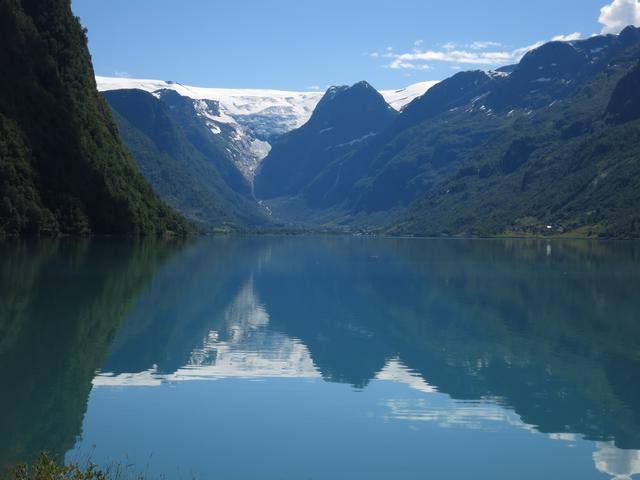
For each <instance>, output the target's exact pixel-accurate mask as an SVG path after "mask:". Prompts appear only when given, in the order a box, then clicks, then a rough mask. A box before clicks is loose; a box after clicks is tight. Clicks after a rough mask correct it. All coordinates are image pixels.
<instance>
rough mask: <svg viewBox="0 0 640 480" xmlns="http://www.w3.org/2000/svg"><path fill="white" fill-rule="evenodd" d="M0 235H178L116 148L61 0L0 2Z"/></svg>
mask: <svg viewBox="0 0 640 480" xmlns="http://www.w3.org/2000/svg"><path fill="white" fill-rule="evenodd" d="M0 64H1V65H2V71H3V73H2V75H1V76H0V198H1V199H2V200H1V201H0V234H55V233H75V234H78V233H80V234H86V233H90V232H92V233H110V234H112V233H117V234H151V233H164V232H167V231H172V232H176V233H184V232H186V231H188V230H190V228H191V227H190V226H189V225H188V224H187V223H186V221H184V219H182V218H181V217H180V216H178V215H177V214H175V213H174V212H173V211H172V210H170V208H169V207H168V206H166V205H165V204H164V203H162V202H161V201H160V199H159V198H158V197H157V196H156V195H155V194H154V193H153V191H152V189H151V186H150V185H149V184H148V183H147V182H146V181H145V180H144V178H143V177H142V175H141V174H140V172H139V171H138V169H137V168H136V165H135V163H134V162H133V161H132V159H131V158H130V156H129V154H128V153H127V151H126V150H125V148H124V147H123V146H122V143H121V141H120V139H119V137H118V132H117V129H116V127H115V125H114V123H113V120H112V118H111V115H110V112H109V109H108V107H107V106H106V104H105V103H104V101H103V99H102V98H101V97H100V96H99V94H98V92H97V89H96V82H95V78H94V72H93V67H92V65H91V59H90V55H89V52H88V49H87V38H86V32H85V31H84V30H83V29H82V27H81V25H80V23H79V22H78V20H77V18H76V17H75V16H74V15H73V14H72V12H71V6H70V1H69V0H49V1H43V0H22V1H14V0H0Z"/></svg>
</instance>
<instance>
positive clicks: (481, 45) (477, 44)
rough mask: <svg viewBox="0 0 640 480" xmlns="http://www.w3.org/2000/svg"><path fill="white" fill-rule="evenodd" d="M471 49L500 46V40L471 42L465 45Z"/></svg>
mask: <svg viewBox="0 0 640 480" xmlns="http://www.w3.org/2000/svg"><path fill="white" fill-rule="evenodd" d="M467 46H468V47H469V48H470V49H471V50H486V49H487V48H500V47H502V44H501V43H500V42H473V43H470V44H469V45H467Z"/></svg>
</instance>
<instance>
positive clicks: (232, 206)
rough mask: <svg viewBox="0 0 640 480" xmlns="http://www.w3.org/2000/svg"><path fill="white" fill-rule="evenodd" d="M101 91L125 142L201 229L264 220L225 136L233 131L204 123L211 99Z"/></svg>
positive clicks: (167, 92)
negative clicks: (208, 100)
mask: <svg viewBox="0 0 640 480" xmlns="http://www.w3.org/2000/svg"><path fill="white" fill-rule="evenodd" d="M103 95H104V97H105V99H106V101H107V103H108V104H109V106H110V107H111V109H112V110H113V114H114V117H115V120H116V122H117V124H118V129H119V131H120V135H121V136H122V139H123V141H124V143H125V145H126V146H127V148H128V149H129V151H130V152H131V154H132V155H133V157H134V159H135V160H136V162H137V163H138V166H139V167H140V170H141V171H142V173H143V175H144V176H145V177H146V178H147V179H148V180H149V182H150V183H151V184H152V185H153V187H154V188H155V190H156V191H157V192H158V194H159V195H160V196H161V197H162V198H163V199H164V200H165V201H166V202H167V203H168V204H169V205H171V206H172V207H174V208H175V209H177V210H179V211H180V212H182V213H183V214H184V215H185V216H187V217H188V218H189V219H191V220H192V221H194V222H196V223H197V224H199V225H200V226H202V228H204V229H205V230H211V229H213V228H221V227H225V228H229V227H230V228H239V227H242V226H246V225H249V224H250V225H264V224H266V223H268V221H267V218H266V216H265V215H264V214H263V213H262V212H261V211H260V207H259V206H258V205H257V204H256V203H255V201H254V200H253V194H252V187H251V185H250V183H249V181H248V180H247V179H246V178H245V177H244V176H243V175H242V173H241V172H240V170H239V169H238V168H237V166H236V165H235V164H234V163H233V162H232V160H231V158H230V156H231V153H229V152H231V150H230V149H229V148H228V147H229V144H228V143H227V142H226V141H225V139H228V138H229V137H232V135H233V132H234V131H232V129H231V127H229V126H227V125H225V124H211V125H209V123H208V122H209V120H208V116H207V115H209V113H208V112H209V110H211V109H214V108H216V106H215V105H210V104H208V103H206V102H205V101H199V102H195V101H194V100H192V99H189V98H186V97H183V96H181V95H179V94H177V93H176V92H173V91H170V90H161V91H159V92H156V94H155V95H152V94H150V93H147V92H144V91H142V90H113V91H108V92H104V93H103ZM210 103H212V102H210ZM196 107H201V108H200V109H199V110H198V108H196ZM223 129H224V132H223ZM230 129H231V130H230ZM214 131H215V132H217V133H214Z"/></svg>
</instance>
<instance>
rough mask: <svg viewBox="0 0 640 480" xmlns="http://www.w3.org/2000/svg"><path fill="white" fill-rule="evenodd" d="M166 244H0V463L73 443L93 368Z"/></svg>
mask: <svg viewBox="0 0 640 480" xmlns="http://www.w3.org/2000/svg"><path fill="white" fill-rule="evenodd" d="M176 248H179V245H176V244H174V243H172V242H152V241H148V242H134V241H127V242H124V241H123V242H113V241H98V240H94V241H89V240H83V241H79V242H78V241H71V240H50V241H29V242H14V241H7V242H0V378H1V379H2V388H1V391H2V394H0V432H1V434H0V469H2V467H5V466H7V465H13V464H15V463H16V462H18V461H25V460H31V459H33V457H34V455H36V454H37V453H38V452H40V451H49V452H51V453H52V454H53V455H57V456H62V455H63V454H64V453H65V451H66V450H68V449H70V448H71V447H72V446H73V444H74V443H75V441H76V438H77V436H78V433H79V432H80V428H81V424H82V419H83V416H84V413H85V409H86V402H87V397H88V396H89V392H90V389H91V382H92V378H93V376H94V372H95V370H96V369H97V368H99V367H100V365H101V363H102V362H103V360H104V357H105V355H106V353H107V350H108V348H109V345H110V343H111V340H112V338H113V336H114V335H115V333H116V331H117V329H118V326H119V323H120V321H121V320H122V318H123V317H124V316H125V314H126V312H127V310H128V309H129V308H130V307H131V305H132V303H133V302H134V301H135V298H136V294H137V293H138V292H140V291H141V290H142V289H143V288H144V286H145V285H146V283H147V282H148V281H149V280H150V279H151V278H152V277H153V273H154V270H155V269H156V268H158V266H159V265H161V264H162V263H163V262H164V261H165V260H166V258H167V257H169V256H170V255H171V254H172V253H173V251H174V250H175V249H176Z"/></svg>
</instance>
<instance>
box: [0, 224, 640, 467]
mask: <svg viewBox="0 0 640 480" xmlns="http://www.w3.org/2000/svg"><path fill="white" fill-rule="evenodd" d="M0 302H1V303H0V379H1V382H2V386H1V387H0V391H1V392H2V393H1V395H0V412H1V413H0V465H2V466H7V465H11V464H15V463H16V462H21V461H27V460H31V459H33V458H34V456H35V455H37V454H38V452H41V451H49V452H51V454H52V455H54V456H56V457H58V458H60V459H65V460H66V461H68V462H72V461H73V462H81V463H82V462H86V461H88V460H90V461H92V462H94V463H97V464H98V465H100V466H102V467H103V468H105V469H111V471H115V470H118V471H120V472H121V473H123V474H124V476H127V475H129V476H134V475H136V474H139V473H142V474H144V475H145V476H147V477H148V478H158V477H164V478H171V479H173V478H183V479H190V478H202V479H224V480H235V479H237V480H241V479H242V480H244V479H261V480H265V479H268V480H270V479H274V480H275V479H402V480H403V479H428V478H441V479H442V478H446V479H469V478H478V479H485V478H486V479H494V480H495V479H514V478H517V479H542V478H544V479H563V480H567V479H612V478H616V479H618V480H622V479H629V478H632V477H633V476H634V475H637V474H640V381H639V380H640V244H639V243H633V242H599V241H570V240H548V241H546V240H524V239H523V240H515V239H514V240H428V239H397V238H359V237H225V238H201V239H193V240H185V241H178V240H176V241H134V240H130V241H125V240H109V239H95V240H85V241H73V240H68V239H67V240H65V239H61V240H50V241H33V242H27V241H24V242H15V241H5V242H2V243H0Z"/></svg>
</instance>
